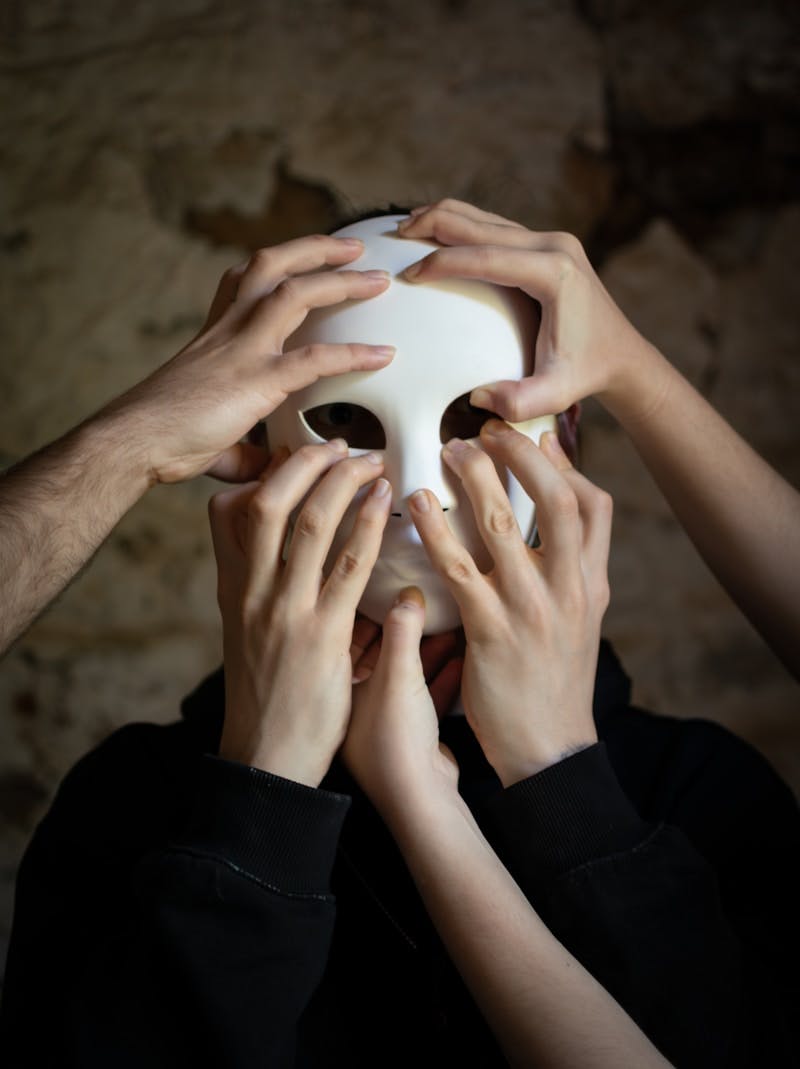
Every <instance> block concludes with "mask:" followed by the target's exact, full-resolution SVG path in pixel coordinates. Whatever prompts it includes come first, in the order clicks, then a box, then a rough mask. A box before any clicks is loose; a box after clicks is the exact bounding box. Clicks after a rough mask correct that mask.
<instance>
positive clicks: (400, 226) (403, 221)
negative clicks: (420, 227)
mask: <svg viewBox="0 0 800 1069" xmlns="http://www.w3.org/2000/svg"><path fill="white" fill-rule="evenodd" d="M413 222H414V216H413V215H408V216H406V218H405V219H401V220H400V221H399V222H398V224H397V229H398V230H404V229H405V228H406V227H407V226H411V224H412V223H413Z"/></svg>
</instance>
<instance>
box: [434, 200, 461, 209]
mask: <svg viewBox="0 0 800 1069" xmlns="http://www.w3.org/2000/svg"><path fill="white" fill-rule="evenodd" d="M436 207H437V208H439V209H441V211H443V212H459V211H462V210H463V208H464V202H463V201H460V200H456V198H455V197H443V198H442V200H440V201H437V202H436Z"/></svg>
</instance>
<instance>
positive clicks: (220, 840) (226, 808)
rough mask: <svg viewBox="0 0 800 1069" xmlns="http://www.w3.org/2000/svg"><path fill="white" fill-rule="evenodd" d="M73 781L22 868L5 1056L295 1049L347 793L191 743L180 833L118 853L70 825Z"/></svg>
mask: <svg viewBox="0 0 800 1069" xmlns="http://www.w3.org/2000/svg"><path fill="white" fill-rule="evenodd" d="M140 790H142V791H143V792H144V791H145V790H146V787H145V786H144V785H142V786H141V787H140ZM70 793H71V792H67V796H66V797H65V798H64V799H61V798H59V799H57V802H56V804H55V805H54V807H53V810H51V813H50V814H49V815H48V817H47V818H45V821H44V822H43V824H42V825H41V826H40V828H39V830H38V832H37V835H36V836H35V838H34V841H33V843H32V845H31V847H30V848H29V851H28V854H27V855H26V858H25V860H24V862H23V867H22V869H21V872H20V877H19V881H18V892H17V907H16V911H15V921H14V933H13V934H12V945H11V948H10V953H9V966H8V974H7V987H6V992H5V998H4V1008H3V1022H4V1023H3V1028H4V1031H5V1043H6V1050H7V1053H8V1054H9V1055H10V1057H9V1058H8V1060H6V1061H5V1062H4V1064H6V1065H13V1066H37V1067H39V1066H45V1065H51V1064H53V1065H55V1064H58V1065H76V1066H77V1065H80V1066H81V1067H92V1066H104V1067H107V1066H110V1065H113V1066H115V1067H120V1069H125V1067H128V1066H131V1067H133V1066H137V1067H141V1066H144V1065H146V1066H148V1067H149V1069H158V1067H161V1066H164V1067H166V1066H169V1067H171V1069H172V1067H175V1066H184V1065H187V1066H188V1065H211V1064H214V1065H225V1066H237V1067H242V1069H246V1067H248V1066H259V1067H263V1066H265V1065H269V1066H276V1067H280V1066H290V1065H292V1064H293V1062H294V1046H295V1032H296V1025H297V1022H298V1020H299V1017H300V1015H301V1014H302V1012H303V1010H304V1008H305V1006H306V1004H307V1002H308V1001H309V999H310V998H311V995H312V994H313V991H314V989H315V988H316V986H317V985H318V983H319V981H320V979H321V976H322V973H323V971H324V968H325V964H326V959H327V954H328V949H329V945H330V940H331V935H332V928H333V921H334V912H335V904H334V899H333V897H332V895H331V892H330V886H329V881H330V873H331V869H332V865H333V860H334V856H335V853H336V847H337V843H338V838H339V834H340V831H341V827H342V823H343V820H344V817H345V814H346V811H347V808H348V806H349V799H348V798H346V797H345V796H343V795H337V794H333V793H331V792H327V791H322V790H312V789H311V788H308V787H305V786H302V785H300V784H297V783H293V782H291V781H288V780H285V779H282V778H281V777H279V776H274V775H270V774H269V773H265V772H261V771H259V770H257V769H253V768H249V767H247V766H244V765H239V764H236V763H234V762H228V761H225V760H222V759H220V758H216V757H204V758H202V759H201V768H200V774H199V777H198V790H197V795H196V803H195V805H194V808H193V810H192V811H191V812H190V814H189V815H188V817H187V819H186V820H185V823H184V825H183V827H182V828H181V830H180V831H179V833H178V834H176V835H173V836H172V838H171V841H169V842H168V843H165V844H163V845H161V846H160V847H158V848H157V849H155V850H149V851H146V850H145V851H141V852H140V854H139V856H138V858H137V860H136V861H135V863H134V864H133V865H132V866H130V865H129V866H126V865H125V863H124V861H123V860H122V858H121V855H120V853H119V852H118V851H115V848H114V847H115V844H114V843H113V841H112V842H103V843H97V842H89V843H86V842H83V841H82V839H81V836H80V835H79V834H76V832H77V831H79V829H77V828H76V822H77V821H79V820H80V813H79V812H78V811H77V810H73V811H72V812H70V807H69V806H68V805H67V798H68V796H69V794H70ZM98 801H99V799H97V798H95V802H98ZM100 804H102V801H100ZM142 804H143V806H145V805H146V803H145V801H144V799H143V801H142ZM134 827H135V824H134ZM105 834H108V832H106V833H105ZM127 834H128V835H129V834H130V831H128V833H127ZM128 845H131V844H128ZM132 845H134V847H140V846H142V845H144V844H132ZM123 873H124V875H123Z"/></svg>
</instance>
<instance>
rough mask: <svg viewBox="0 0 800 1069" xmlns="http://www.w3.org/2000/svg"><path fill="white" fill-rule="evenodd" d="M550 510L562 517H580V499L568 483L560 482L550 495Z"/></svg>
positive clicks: (566, 518)
mask: <svg viewBox="0 0 800 1069" xmlns="http://www.w3.org/2000/svg"><path fill="white" fill-rule="evenodd" d="M549 507H550V511H551V512H552V513H553V514H554V515H555V516H558V517H560V518H561V519H565V520H571V519H577V517H578V499H577V497H576V496H575V494H574V492H573V490H572V489H571V487H570V486H568V485H567V483H560V484H559V485H558V486H556V487H555V488H554V490H553V492H552V494H551V495H550V502H549Z"/></svg>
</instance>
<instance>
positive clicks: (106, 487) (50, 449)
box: [0, 417, 150, 653]
mask: <svg viewBox="0 0 800 1069" xmlns="http://www.w3.org/2000/svg"><path fill="white" fill-rule="evenodd" d="M135 440H136V439H135V437H133V436H132V435H130V433H128V431H127V430H126V426H125V420H124V418H120V417H109V418H107V419H102V420H100V419H98V420H94V421H90V422H88V423H85V424H83V425H82V426H80V427H78V428H77V429H75V430H73V431H71V432H70V433H69V434H67V435H65V436H64V437H63V438H60V439H59V440H58V441H56V442H53V443H52V444H51V445H48V446H46V447H45V448H44V449H42V450H40V451H39V452H38V453H35V454H34V455H33V456H31V457H29V458H28V459H27V460H24V461H22V462H21V463H19V464H17V465H16V466H15V467H13V468H11V469H10V470H9V471H7V472H5V474H4V475H2V477H0V603H2V605H3V613H2V616H0V653H2V652H3V651H4V650H5V649H7V648H8V646H10V645H11V643H12V642H13V641H14V640H15V639H16V638H18V637H19V635H21V634H22V632H23V631H24V630H25V629H26V628H27V627H29V626H30V624H31V623H32V622H33V621H34V620H35V619H36V617H37V616H38V615H39V613H40V612H41V611H42V610H43V609H44V608H45V607H46V606H47V605H48V604H49V603H50V602H51V601H52V600H53V599H54V598H55V597H57V596H58V595H59V594H60V593H61V591H62V590H63V589H64V588H65V587H66V586H67V584H68V583H69V582H70V581H71V580H72V579H73V578H74V576H75V575H77V574H78V572H79V571H80V570H81V568H83V567H84V565H85V564H86V563H87V562H88V561H89V560H90V559H91V557H92V555H93V554H94V553H95V551H96V550H97V548H98V547H99V546H100V545H101V544H102V542H103V541H104V540H105V538H106V537H107V535H108V534H109V532H110V531H111V530H112V529H113V528H114V527H115V525H116V524H117V523H118V521H119V520H120V518H121V517H122V516H123V515H124V514H125V513H126V512H127V511H128V509H129V508H131V506H132V505H134V504H135V502H136V501H137V500H138V499H139V498H140V497H141V496H142V494H143V493H144V492H145V490H146V489H147V488H148V486H149V485H150V478H149V475H148V471H147V468H146V465H145V464H144V463H143V457H142V456H141V454H139V455H137V453H136V451H134V450H131V448H130V443H131V441H135Z"/></svg>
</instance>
